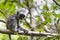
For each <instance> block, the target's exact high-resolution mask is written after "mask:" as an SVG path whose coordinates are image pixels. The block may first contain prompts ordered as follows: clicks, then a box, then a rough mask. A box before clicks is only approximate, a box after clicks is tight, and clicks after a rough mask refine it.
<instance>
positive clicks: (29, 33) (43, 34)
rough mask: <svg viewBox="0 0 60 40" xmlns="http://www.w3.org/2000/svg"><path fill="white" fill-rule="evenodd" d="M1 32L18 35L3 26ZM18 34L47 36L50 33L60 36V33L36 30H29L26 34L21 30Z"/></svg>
mask: <svg viewBox="0 0 60 40" xmlns="http://www.w3.org/2000/svg"><path fill="white" fill-rule="evenodd" d="M0 33H3V34H13V35H16V34H14V33H13V32H11V31H10V30H7V29H1V28H0ZM18 34H19V35H28V36H47V35H50V36H58V34H51V33H42V32H34V31H29V32H28V33H26V34H25V33H24V32H23V31H20V32H19V33H18Z"/></svg>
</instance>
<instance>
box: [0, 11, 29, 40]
mask: <svg viewBox="0 0 60 40" xmlns="http://www.w3.org/2000/svg"><path fill="white" fill-rule="evenodd" d="M24 18H25V15H24V14H23V10H19V11H17V13H16V14H14V15H11V16H9V17H8V18H7V21H6V22H4V23H6V27H7V29H9V30H10V31H12V32H15V31H19V30H22V31H24V33H28V30H26V29H24V28H22V27H21V26H20V25H19V24H20V23H19V20H22V19H24ZM1 22H3V21H1ZM16 26H17V27H16ZM15 28H16V29H17V30H15ZM8 35H9V39H10V40H11V34H8Z"/></svg>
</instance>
